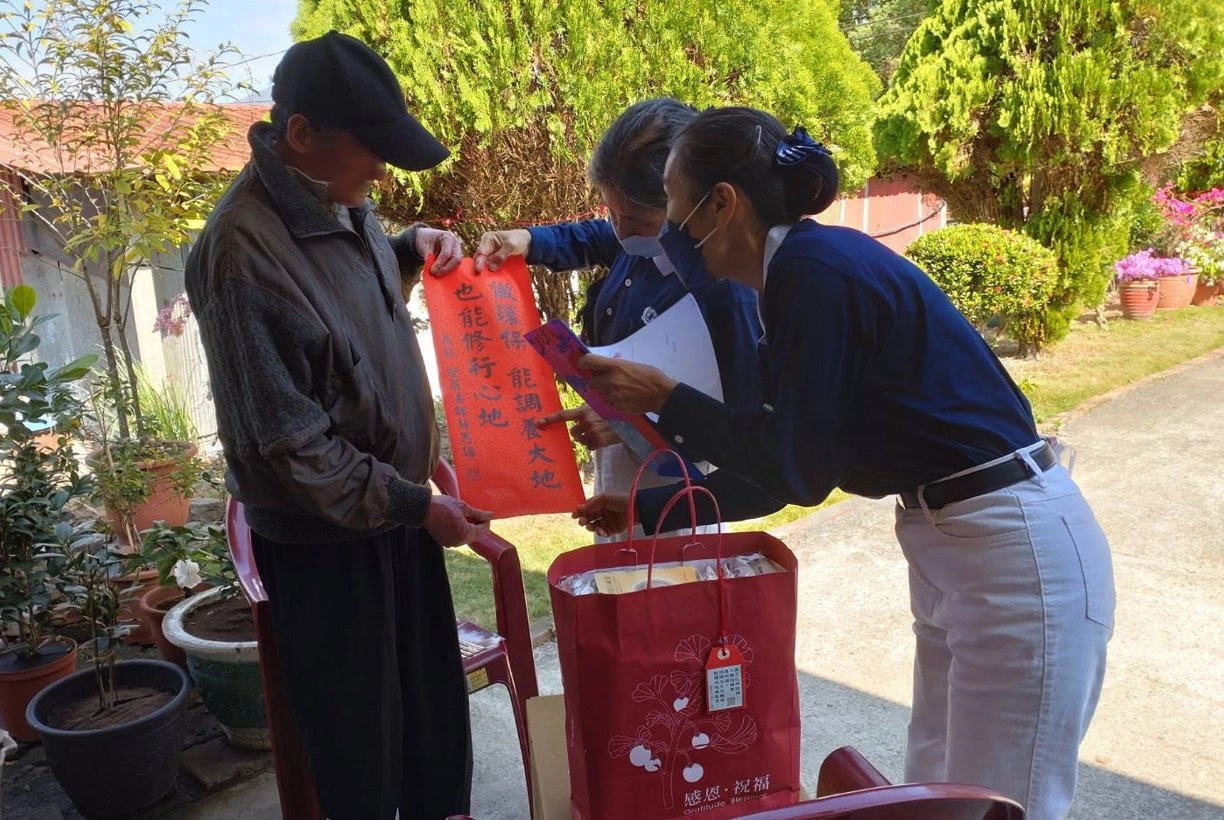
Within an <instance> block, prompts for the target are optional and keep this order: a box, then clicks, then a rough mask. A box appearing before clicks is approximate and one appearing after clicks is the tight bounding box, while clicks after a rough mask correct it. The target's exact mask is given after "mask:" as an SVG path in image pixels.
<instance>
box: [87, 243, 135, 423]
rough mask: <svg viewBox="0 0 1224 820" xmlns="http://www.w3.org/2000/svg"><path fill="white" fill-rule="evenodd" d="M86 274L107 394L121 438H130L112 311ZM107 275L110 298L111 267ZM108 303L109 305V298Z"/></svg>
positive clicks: (107, 269) (108, 268) (107, 270)
mask: <svg viewBox="0 0 1224 820" xmlns="http://www.w3.org/2000/svg"><path fill="white" fill-rule="evenodd" d="M84 273H85V275H84V276H83V277H81V278H82V279H84V280H85V285H86V289H87V290H88V291H89V300H90V302H91V303H92V304H93V309H94V319H95V321H96V322H97V323H98V335H99V336H101V341H102V353H103V355H104V356H105V358H106V377H107V380H108V381H109V382H110V383H109V384H107V385H106V392H107V393H108V394H110V398H111V401H112V402H113V403H114V405H115V418H116V420H117V422H118V424H119V437H120V438H128V436H129V431H128V423H127V415H126V414H125V413H124V412H123V407H122V398H123V396H122V395H121V393H120V392H119V384H120V382H119V361H118V359H117V358H116V354H115V343H114V340H113V339H112V338H111V333H110V324H111V316H110V311H109V310H107V309H106V307H105V306H104V305H103V304H102V300H101V298H100V297H99V295H98V291H97V289H96V288H95V287H94V283H93V277H92V276H91V275H90V273H89V271H88V270H86V271H84ZM106 274H107V295H108V297H109V295H110V283H111V277H110V266H109V265H108V266H107V268H106ZM107 301H108V304H109V298H108V300H107ZM102 437H103V438H104V439H105V438H108V437H109V436H108V435H107V434H106V431H105V430H103V436H102Z"/></svg>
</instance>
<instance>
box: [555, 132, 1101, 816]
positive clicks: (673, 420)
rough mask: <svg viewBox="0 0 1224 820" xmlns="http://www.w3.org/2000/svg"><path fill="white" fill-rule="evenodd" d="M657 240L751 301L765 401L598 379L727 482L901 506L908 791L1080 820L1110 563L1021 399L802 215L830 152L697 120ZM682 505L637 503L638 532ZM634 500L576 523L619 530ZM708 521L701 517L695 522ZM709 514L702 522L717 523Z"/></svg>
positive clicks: (614, 377)
mask: <svg viewBox="0 0 1224 820" xmlns="http://www.w3.org/2000/svg"><path fill="white" fill-rule="evenodd" d="M665 182H666V186H667V192H668V206H667V216H668V224H667V230H666V231H665V233H664V235H663V236H662V237H661V239H662V242H663V245H664V247H665V249H666V250H667V253H668V256H669V258H670V259H671V260H672V262H673V264H674V265H675V266H676V267H677V269H678V270H681V271H686V272H687V274H688V276H689V278H690V279H692V280H698V279H700V277H701V276H702V275H707V272H708V275H710V276H712V277H713V278H714V279H715V280H723V279H730V280H733V281H736V282H740V283H742V284H744V285H747V286H749V287H751V288H753V289H755V290H757V291H758V292H759V293H760V300H761V302H760V305H761V317H762V321H763V324H764V328H765V337H764V339H763V340H762V351H761V352H762V357H761V358H762V362H763V366H764V368H765V373H764V380H765V388H764V400H763V402H762V403H761V404H760V405H759V406H757V407H756V408H752V409H749V410H744V409H741V408H733V407H728V406H726V405H722V404H719V403H718V402H716V401H713V400H711V399H709V398H708V397H706V396H703V395H701V394H699V393H697V392H696V391H694V390H692V389H691V388H689V387H688V386H686V385H683V384H676V383H675V382H674V381H672V380H670V379H668V378H667V377H666V376H665V375H663V374H662V373H660V372H659V371H657V370H653V369H651V368H647V367H643V366H641V365H635V364H633V363H629V362H623V361H612V360H609V359H603V358H600V357H596V356H588V357H587V358H586V359H584V360H583V361H581V362H580V364H581V365H582V366H584V367H589V368H590V369H591V370H592V371H593V373H594V374H595V375H594V377H593V379H592V385H593V386H594V387H595V388H596V389H597V390H599V391H600V392H601V393H602V394H603V395H604V396H605V397H606V398H607V399H608V400H609V401H610V403H611V404H612V405H613V406H615V407H617V408H618V409H620V410H622V411H625V412H632V413H643V412H656V413H659V414H660V421H659V426H660V429H661V430H662V431H663V433H664V434H665V435H666V436H668V437H669V438H671V439H672V440H674V441H676V442H677V443H683V446H684V447H685V448H686V449H687V450H688V451H689V452H690V453H692V454H694V456H696V457H700V458H706V459H709V460H710V461H712V462H714V463H716V464H718V465H719V467H720V468H721V469H720V470H719V471H718V472H716V473H714V474H712V475H711V476H709V477H707V478H706V479H705V482H704V483H705V484H706V485H707V486H708V487H709V488H710V489H711V490H712V491H713V492H714V493H715V495H716V496H718V498H719V501H720V503H721V505H722V508H723V513H724V518H730V519H734V518H736V517H739V515H740V511H739V510H738V509H737V498H736V493H735V492H734V491H732V490H729V488H728V487H726V486H722V485H723V482H725V481H727V480H728V479H729V476H730V474H736V475H738V476H742V477H744V478H746V479H749V480H751V481H752V482H754V483H755V484H757V485H758V486H760V487H761V488H763V489H764V490H766V491H767V492H769V493H770V494H772V495H775V496H777V497H778V498H781V499H783V500H785V501H788V502H790V503H794V504H805V505H814V504H818V503H820V502H821V501H822V500H823V499H824V498H825V497H826V496H827V495H828V494H829V492H830V491H831V490H833V488H835V487H841V488H842V489H844V490H845V491H847V492H850V493H856V494H859V495H865V496H871V497H883V496H886V495H894V494H895V495H897V496H898V497H899V500H898V504H897V509H896V533H897V539H898V540H899V541H900V543H901V548H902V550H903V552H904V554H905V557H906V559H907V560H908V562H909V566H910V599H911V606H912V610H913V615H914V631H915V633H916V635H917V649H916V657H915V666H914V700H913V712H912V716H911V722H910V728H909V744H908V753H907V763H906V779H907V780H908V781H956V782H965V783H974V784H980V785H983V786H987V787H991V788H994V789H997V790H999V791H1000V792H1002V793H1004V794H1006V795H1008V796H1010V797H1012V798H1014V799H1016V800H1018V801H1019V802H1021V803H1023V804H1024V805H1025V806H1026V808H1027V810H1028V817H1029V818H1031V820H1055V819H1056V818H1062V817H1064V816H1065V815H1066V813H1067V811H1068V809H1069V807H1070V804H1071V800H1072V797H1073V795H1074V791H1075V781H1076V770H1077V765H1078V764H1077V752H1078V748H1079V744H1080V741H1081V739H1082V738H1083V735H1084V732H1085V731H1086V730H1087V728H1088V723H1089V721H1090V720H1091V718H1092V714H1093V711H1094V709H1095V707H1096V703H1097V698H1098V695H1099V693H1100V688H1101V681H1102V677H1103V674H1104V671H1105V655H1106V643H1107V641H1108V640H1109V637H1110V634H1111V632H1112V625H1113V610H1114V588H1113V571H1112V565H1111V560H1110V554H1109V546H1108V543H1107V541H1106V539H1105V536H1104V534H1103V533H1102V531H1101V529H1100V527H1099V526H1098V525H1097V522H1096V520H1095V518H1094V517H1093V514H1092V511H1091V510H1090V509H1089V507H1088V504H1087V503H1086V502H1085V500H1084V498H1083V496H1082V495H1081V494H1080V491H1079V489H1078V488H1077V487H1076V485H1075V483H1074V482H1073V481H1072V480H1071V478H1070V476H1069V475H1068V473H1067V471H1066V470H1064V469H1063V467H1062V466H1061V465H1060V464H1058V461H1057V458H1056V456H1055V454H1054V453H1053V452H1052V450H1051V448H1050V446H1049V444H1047V442H1046V441H1044V440H1042V439H1041V438H1040V437H1039V436H1038V433H1037V430H1036V425H1035V423H1034V420H1033V416H1032V412H1031V410H1030V408H1029V405H1028V402H1027V401H1026V399H1025V397H1024V396H1023V394H1022V393H1021V392H1020V390H1019V389H1018V388H1017V387H1016V385H1015V384H1014V383H1013V381H1012V380H1011V378H1010V377H1009V376H1008V374H1007V371H1006V370H1004V368H1003V366H1002V364H1001V363H1000V362H999V360H998V359H997V358H996V357H995V355H994V354H993V352H992V351H991V350H990V348H989V347H988V346H987V345H986V344H985V343H984V342H983V340H982V338H981V337H980V335H979V334H978V333H977V332H976V331H975V330H974V328H973V327H972V326H971V325H970V324H969V323H968V322H967V321H966V320H965V319H964V318H963V317H962V316H961V315H960V314H959V313H958V312H957V311H956V309H955V308H954V307H953V306H952V304H951V302H950V301H949V300H948V298H947V297H946V296H945V295H944V294H943V292H942V291H940V289H939V288H938V287H937V286H936V285H935V284H934V283H933V282H932V281H931V280H930V279H929V278H928V277H927V276H926V275H925V274H924V273H923V272H922V271H921V270H919V269H918V268H916V267H915V266H914V265H913V264H911V263H910V262H909V261H907V260H906V259H904V258H903V257H901V256H898V255H897V254H895V253H893V252H892V251H890V250H889V249H887V248H886V247H884V246H883V245H881V244H880V243H878V242H876V241H875V240H873V239H871V238H870V237H868V236H866V235H865V234H863V233H860V232H858V231H855V230H852V229H848V228H842V227H831V226H825V225H820V224H818V223H816V222H815V221H811V220H807V219H804V218H803V216H804V215H805V214H815V213H819V212H820V211H822V210H823V209H824V208H826V207H828V205H829V204H830V203H831V202H832V201H833V199H834V197H835V196H836V191H837V171H836V167H835V165H834V163H833V160H832V158H831V156H830V155H829V152H828V151H826V150H825V149H824V148H823V146H821V145H819V144H817V143H815V142H813V141H812V140H811V139H810V138H809V137H808V136H807V134H806V133H805V132H804V131H803V130H802V129H796V130H795V132H794V133H792V134H789V135H788V134H787V133H786V131H785V130H784V129H783V128H782V126H781V124H780V123H778V121H777V120H776V119H774V118H773V117H772V116H770V115H768V114H765V113H764V112H760V111H756V110H753V109H748V108H724V109H717V110H710V111H706V112H705V113H703V114H701V115H700V116H698V117H697V118H696V119H695V120H694V121H693V123H692V124H690V125H689V126H687V127H686V128H685V130H684V131H683V132H681V134H680V136H679V137H678V138H677V141H676V145H675V147H674V148H673V151H672V155H671V157H670V159H669V162H668V166H667V170H666V175H665ZM669 492H670V488H658V489H651V490H645V491H642V492H640V493H639V495H638V498H637V502H638V504H639V506H640V508H641V510H642V520H645V521H651V520H654V519H653V518H652V511H657V510H658V509H659V505H660V504H661V503H662V502H663V501H665V500H666V497H667V495H668V493H669ZM627 503H628V499H626V498H625V497H623V496H614V495H604V496H599V497H596V498H593V499H592V500H591V501H590V502H588V503H587V504H586V505H585V506H584V507H583V508H581V509H580V510H579V512H578V513H576V516H578V517H579V518H580V520H582V521H583V522H584V523H587V524H588V525H589V526H590V527H593V528H595V529H596V530H605V531H607V530H615V529H616V528H617V526H621V527H623V523H622V521H623V515H624V510H625V509H626V507H627ZM702 507H703V509H704V507H705V505H704V504H703V505H702ZM707 515H708V511H707Z"/></svg>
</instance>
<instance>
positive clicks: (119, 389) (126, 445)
mask: <svg viewBox="0 0 1224 820" xmlns="http://www.w3.org/2000/svg"><path fill="white" fill-rule="evenodd" d="M136 380H137V381H136V389H135V390H133V389H132V387H131V385H130V384H128V383H126V382H121V383H119V384H113V383H112V377H111V376H110V374H99V378H98V380H97V383H98V385H99V389H98V391H97V392H96V393H95V395H94V397H93V401H94V408H95V413H94V418H95V419H96V424H95V427H94V430H93V438H94V440H95V449H94V451H93V452H92V453H91V454H90V456H89V464H90V466H91V467H92V468H93V470H94V474H95V479H94V484H95V491H94V496H95V498H96V499H97V500H98V501H100V502H101V503H102V504H103V505H105V507H106V511H107V515H108V517H109V520H110V523H111V527H112V529H113V530H114V532H115V536H116V538H117V539H118V541H119V543H120V544H121V545H123V546H126V547H130V548H132V549H135V548H136V547H137V546H138V545H139V544H140V538H139V533H140V532H141V531H143V530H147V529H149V528H150V527H152V526H153V524H154V522H156V521H165V522H167V523H169V524H171V525H172V526H174V525H181V524H185V523H186V522H187V516H188V514H189V511H190V506H191V496H192V493H193V492H194V490H195V487H196V484H197V482H198V481H199V480H200V475H201V472H202V467H201V463H200V460H199V458H198V457H197V456H198V449H197V447H196V444H195V437H196V431H195V426H194V424H192V422H191V419H190V416H188V415H187V411H186V407H185V406H183V405H182V404H181V402H177V401H176V399H175V397H174V394H173V393H172V392H169V391H168V392H167V393H166V394H163V393H161V392H159V391H157V390H156V389H154V388H152V387H150V386H148V385H147V384H142V383H141V382H142V381H143V380H142V379H141V377H140V376H139V375H138V376H136ZM141 396H143V401H142V399H141ZM151 404H152V405H153V407H157V408H159V411H158V412H155V413H149V414H146V413H145V412H144V411H137V410H136V408H138V407H145V408H149V407H150V405H151ZM167 406H168V407H169V408H170V412H167V410H166V409H165V408H166V407H167ZM125 412H129V413H131V415H132V418H133V419H135V418H139V419H140V421H139V422H138V427H139V430H140V434H139V435H138V436H137V437H134V438H133V437H125V435H124V434H123V433H121V432H119V430H120V428H119V426H118V419H120V418H121V417H122V416H123V414H124V413H125Z"/></svg>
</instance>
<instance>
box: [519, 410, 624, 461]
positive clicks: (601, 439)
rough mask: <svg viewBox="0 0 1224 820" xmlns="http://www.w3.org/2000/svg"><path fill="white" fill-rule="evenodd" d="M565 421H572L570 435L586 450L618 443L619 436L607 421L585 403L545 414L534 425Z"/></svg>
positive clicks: (539, 425) (547, 424)
mask: <svg viewBox="0 0 1224 820" xmlns="http://www.w3.org/2000/svg"><path fill="white" fill-rule="evenodd" d="M566 421H572V422H574V426H573V427H571V428H570V437H571V438H573V439H574V441H576V442H578V443H579V444H581V445H582V446H583V447H586V448H587V449H588V450H598V449H600V448H601V447H611V446H612V445H613V444H620V438H619V437H618V436H617V435H616V433H613V432H612V428H611V427H609V426H608V423H607V422H606V421H604V420H603V419H601V418H600V417H599V414H598V413H596V412H595V411H594V410H592V409H591V408H590V406H589V405H586V404H584V405H582V406H581V407H575V408H573V409H570V410H562V411H561V412H559V413H553V414H552V415H549V416H545V417H544V418H542V419H540V420H539V421H537V422H536V426H537V427H548V426H549V425H551V424H556V423H558V422H566Z"/></svg>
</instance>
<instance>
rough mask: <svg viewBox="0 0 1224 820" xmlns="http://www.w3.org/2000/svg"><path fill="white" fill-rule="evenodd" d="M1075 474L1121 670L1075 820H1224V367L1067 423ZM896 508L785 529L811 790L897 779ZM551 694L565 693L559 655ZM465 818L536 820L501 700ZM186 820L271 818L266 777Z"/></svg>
mask: <svg viewBox="0 0 1224 820" xmlns="http://www.w3.org/2000/svg"><path fill="white" fill-rule="evenodd" d="M1063 436H1064V438H1066V439H1068V440H1070V441H1071V442H1072V443H1073V444H1074V445H1075V446H1076V448H1077V450H1078V461H1077V464H1076V470H1075V476H1076V478H1077V479H1078V480H1079V481H1080V483H1081V485H1082V486H1083V488H1084V491H1085V493H1086V494H1087V495H1088V498H1089V500H1090V501H1091V502H1092V504H1093V506H1094V508H1095V509H1096V512H1097V515H1098V517H1099V518H1100V520H1101V523H1102V525H1103V527H1104V528H1105V531H1106V532H1107V533H1108V535H1109V537H1110V540H1111V542H1112V544H1113V549H1114V561H1115V570H1116V576H1117V588H1118V613H1117V627H1116V633H1115V637H1114V640H1113V643H1112V644H1111V665H1110V669H1109V673H1108V676H1107V679H1106V682H1105V690H1104V692H1103V695H1102V698H1101V704H1100V708H1099V709H1098V712H1097V717H1096V721H1095V722H1094V724H1093V726H1092V729H1091V731H1090V732H1089V735H1088V738H1087V740H1086V741H1085V743H1084V746H1083V750H1082V758H1081V760H1082V765H1081V787H1080V793H1079V797H1078V800H1077V803H1076V806H1075V809H1074V812H1073V817H1074V818H1076V820H1097V819H1098V818H1109V820H1128V819H1129V818H1136V819H1137V818H1169V819H1170V820H1208V818H1213V820H1219V819H1220V818H1222V817H1224V649H1222V640H1221V639H1222V638H1224V586H1222V585H1221V581H1222V580H1224V515H1222V513H1221V509H1222V507H1221V504H1220V490H1219V488H1220V484H1221V480H1222V479H1224V466H1222V465H1224V357H1215V358H1214V359H1209V360H1207V361H1205V362H1199V363H1197V364H1196V365H1195V366H1193V367H1190V368H1186V369H1183V370H1181V371H1179V372H1176V373H1173V374H1170V375H1167V376H1165V377H1162V378H1160V379H1157V380H1155V381H1152V382H1149V383H1146V384H1144V385H1143V386H1141V387H1139V388H1136V389H1135V390H1133V391H1131V392H1129V393H1127V394H1125V395H1123V396H1120V397H1118V398H1116V399H1113V400H1111V401H1108V402H1106V403H1104V404H1102V405H1100V406H1098V407H1097V408H1095V409H1094V410H1092V411H1090V412H1088V413H1087V414H1085V415H1083V416H1082V417H1080V418H1078V419H1075V420H1072V421H1070V422H1068V423H1067V424H1066V425H1065V426H1064V428H1063ZM891 515H892V509H891V503H890V502H888V501H880V502H873V501H857V500H856V501H850V502H846V503H844V504H840V505H838V506H837V507H835V508H833V509H831V510H829V511H826V512H824V513H821V514H820V515H818V516H816V517H814V518H812V519H809V520H807V521H804V522H801V524H799V525H798V526H793V528H792V529H790V530H789V532H787V533H786V535H785V536H784V540H786V542H787V543H788V544H789V545H790V546H791V548H792V549H794V550H795V552H796V553H797V554H798V556H799V558H800V563H801V573H800V579H801V581H800V583H801V590H800V610H801V611H800V630H799V635H800V639H799V667H800V673H801V674H800V677H801V683H802V702H803V753H804V764H803V772H804V774H803V777H804V782H805V783H807V784H809V785H811V784H814V783H815V776H816V770H817V767H818V766H819V764H820V761H821V760H822V759H823V757H824V756H825V755H826V754H827V753H828V752H830V751H832V750H833V749H834V748H836V747H837V746H840V745H844V744H852V745H854V746H857V747H858V748H859V750H860V751H862V752H863V753H864V754H865V755H866V756H867V757H868V759H870V760H872V761H873V762H875V763H876V765H877V766H879V767H880V768H881V769H882V770H883V771H884V773H885V774H886V775H888V776H889V777H892V778H897V779H899V777H900V774H901V763H902V754H903V747H904V732H905V724H906V719H907V713H908V702H909V686H910V658H911V640H912V638H911V633H910V631H909V617H908V614H907V613H908V604H907V601H906V581H905V565H904V562H903V560H902V558H901V554H900V551H899V549H898V547H897V546H896V543H895V542H894V540H893V537H892V533H891ZM537 664H538V666H539V670H540V677H541V689H542V690H543V691H544V692H546V693H548V692H558V691H559V690H560V676H559V671H558V667H557V656H556V651H555V647H554V646H552V645H547V646H545V647H543V648H542V649H540V650H539V652H538V654H537ZM472 723H473V729H474V732H475V739H476V744H477V745H476V750H477V760H476V775H475V786H474V795H473V799H474V806H473V814H474V815H475V816H476V817H477V818H479V819H480V820H519V818H526V817H527V816H528V810H527V802H526V793H525V790H524V787H523V777H522V769H521V765H520V761H519V754H518V746H517V743H516V742H515V741H514V733H513V728H512V723H511V717H510V710H509V704H508V700H507V699H506V697H505V695H504V694H503V693H502V692H501V691H500V690H493V691H486V692H483V693H480V694H478V695H476V696H474V697H473V699H472ZM176 816H177V817H181V818H217V819H218V820H219V819H220V818H227V819H228V818H239V817H240V818H247V819H249V820H262V818H269V820H270V819H271V818H276V817H279V813H278V812H277V809H276V799H275V787H274V782H273V781H272V779H271V778H270V777H265V778H263V779H260V780H255V781H252V782H250V783H248V784H247V785H246V786H244V787H242V788H240V789H237V790H234V791H233V792H230V793H226V794H223V795H218V796H217V797H216V798H214V799H213V800H212V801H210V802H208V803H204V804H200V805H198V806H197V807H195V808H194V809H193V810H191V811H190V812H187V813H179V814H177V815H176Z"/></svg>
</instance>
